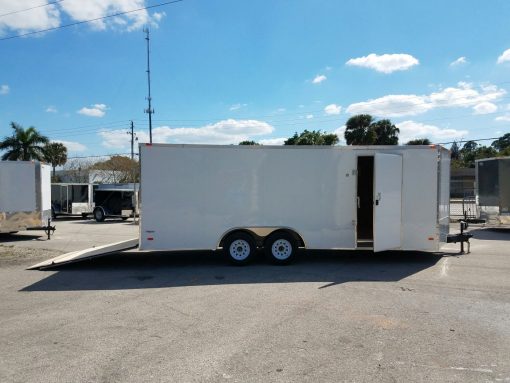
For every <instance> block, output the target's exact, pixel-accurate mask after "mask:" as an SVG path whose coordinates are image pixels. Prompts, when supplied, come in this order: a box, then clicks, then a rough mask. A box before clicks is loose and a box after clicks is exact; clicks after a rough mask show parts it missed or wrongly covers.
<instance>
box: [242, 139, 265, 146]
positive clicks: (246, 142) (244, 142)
mask: <svg viewBox="0 0 510 383" xmlns="http://www.w3.org/2000/svg"><path fill="white" fill-rule="evenodd" d="M239 145H260V144H259V143H258V142H255V141H248V140H246V141H241V142H240V143H239Z"/></svg>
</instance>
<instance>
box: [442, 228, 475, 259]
mask: <svg viewBox="0 0 510 383" xmlns="http://www.w3.org/2000/svg"><path fill="white" fill-rule="evenodd" d="M468 227H469V225H468V223H467V222H465V221H460V233H457V234H448V235H447V236H446V243H457V242H460V254H465V252H464V242H466V243H467V246H468V248H467V253H468V254H469V252H470V250H471V244H470V243H469V240H470V239H471V238H473V234H470V233H464V230H466V229H467V228H468Z"/></svg>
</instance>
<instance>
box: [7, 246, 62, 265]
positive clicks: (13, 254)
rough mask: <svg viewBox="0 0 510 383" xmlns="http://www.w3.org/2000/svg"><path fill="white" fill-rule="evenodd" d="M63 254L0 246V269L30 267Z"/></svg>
mask: <svg viewBox="0 0 510 383" xmlns="http://www.w3.org/2000/svg"><path fill="white" fill-rule="evenodd" d="M60 254H63V252H61V251H58V250H48V249H31V248H22V247H15V246H13V245H0V267H5V266H16V265H23V266H25V265H26V266H30V265H32V264H34V263H37V262H41V261H43V260H45V259H49V258H53V257H56V256H57V255H60Z"/></svg>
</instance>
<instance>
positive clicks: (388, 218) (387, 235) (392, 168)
mask: <svg viewBox="0 0 510 383" xmlns="http://www.w3.org/2000/svg"><path fill="white" fill-rule="evenodd" d="M374 173H375V174H374V181H375V183H374V251H384V250H393V249H399V248H400V247H401V245H402V241H401V238H400V233H401V225H402V214H401V212H402V156H400V155H396V154H381V153H376V154H375V161H374Z"/></svg>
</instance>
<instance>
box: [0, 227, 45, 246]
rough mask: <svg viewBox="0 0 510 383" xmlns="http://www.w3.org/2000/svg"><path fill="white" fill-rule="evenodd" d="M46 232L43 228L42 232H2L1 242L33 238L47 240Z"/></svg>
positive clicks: (0, 235) (30, 239)
mask: <svg viewBox="0 0 510 383" xmlns="http://www.w3.org/2000/svg"><path fill="white" fill-rule="evenodd" d="M46 238H47V236H46V234H45V233H44V232H43V231H42V230H41V234H27V233H26V232H23V233H19V234H18V233H17V234H0V244H3V243H9V242H22V241H32V240H39V239H41V240H44V241H46Z"/></svg>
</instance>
